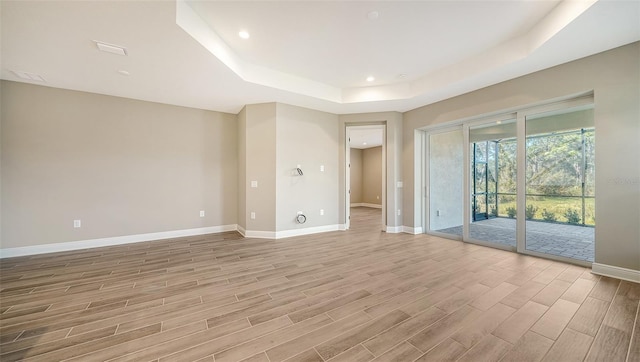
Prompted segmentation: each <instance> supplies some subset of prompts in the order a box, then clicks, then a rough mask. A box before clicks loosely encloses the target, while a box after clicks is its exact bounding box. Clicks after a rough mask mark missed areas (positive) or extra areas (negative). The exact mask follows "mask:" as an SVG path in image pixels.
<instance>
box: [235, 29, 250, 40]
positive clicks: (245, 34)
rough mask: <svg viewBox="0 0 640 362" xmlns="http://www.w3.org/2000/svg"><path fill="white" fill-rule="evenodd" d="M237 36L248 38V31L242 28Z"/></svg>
mask: <svg viewBox="0 0 640 362" xmlns="http://www.w3.org/2000/svg"><path fill="white" fill-rule="evenodd" d="M238 36H239V37H241V38H242V39H249V36H250V35H249V32H247V31H245V30H242V31H240V32H239V33H238Z"/></svg>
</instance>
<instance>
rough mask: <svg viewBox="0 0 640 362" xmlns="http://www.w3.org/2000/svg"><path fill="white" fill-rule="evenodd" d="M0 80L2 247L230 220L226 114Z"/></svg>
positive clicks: (232, 173) (232, 166)
mask: <svg viewBox="0 0 640 362" xmlns="http://www.w3.org/2000/svg"><path fill="white" fill-rule="evenodd" d="M1 87H2V93H1V94H2V99H1V104H2V110H1V112H2V113H1V117H2V118H1V122H2V125H1V127H2V139H1V148H2V215H3V219H2V240H1V247H2V248H3V249H4V248H18V247H26V246H33V245H42V244H52V243H62V242H70V241H80V240H91V239H97V238H107V237H117V236H127V235H136V234H145V233H155V232H164V231H176V230H186V229H194V228H205V227H213V226H220V225H233V227H234V228H235V224H236V223H237V203H238V192H237V184H238V182H237V180H238V170H237V165H238V157H237V145H236V142H237V141H236V140H237V125H236V116H235V115H232V114H226V113H219V112H212V111H205V110H197V109H190V108H184V107H176V106H170V105H164V104H158V103H151V102H144V101H137V100H132V99H125V98H118V97H111V96H104V95H98V94H91V93H84V92H77V91H69V90H62V89H55V88H49V87H42V86H36V85H30V84H25V83H15V82H10V81H2V82H1ZM200 210H204V211H205V217H200V214H199V212H200ZM74 220H81V221H82V223H81V227H80V228H74V227H73V226H74V224H73V221H74Z"/></svg>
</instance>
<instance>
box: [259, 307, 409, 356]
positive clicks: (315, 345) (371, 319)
mask: <svg viewBox="0 0 640 362" xmlns="http://www.w3.org/2000/svg"><path fill="white" fill-rule="evenodd" d="M358 312H363V311H358ZM358 312H355V313H358ZM355 313H352V314H350V315H348V316H345V317H343V318H340V319H338V320H336V321H334V322H333V323H335V322H338V321H341V320H343V319H345V318H348V317H349V316H351V315H353V314H355ZM389 313H391V312H389ZM389 313H386V314H383V315H382V316H380V317H377V318H372V317H371V316H370V315H368V314H366V313H365V315H366V316H367V317H368V318H369V319H368V320H366V321H364V322H363V323H360V324H358V325H355V326H353V327H351V328H349V329H347V330H344V331H342V333H340V334H339V335H337V336H330V337H328V338H327V339H325V340H322V341H321V342H318V343H316V344H314V345H313V347H312V348H313V349H314V350H315V351H316V353H318V356H320V358H322V359H323V360H325V359H324V357H322V355H321V354H320V353H319V352H318V350H317V349H316V347H318V346H320V345H322V344H324V343H326V342H329V341H330V340H332V339H335V338H337V337H339V336H342V335H344V334H346V333H348V332H351V331H353V330H354V329H356V328H359V327H362V326H363V325H365V324H368V323H372V322H374V321H376V320H378V319H381V318H382V317H384V316H386V315H388V314H389ZM329 318H331V317H329ZM405 320H407V319H405ZM400 323H402V322H400ZM327 325H330V323H329V324H327ZM396 325H397V324H394V325H393V326H391V327H389V328H387V329H385V330H383V331H381V332H380V333H377V334H376V335H374V336H371V337H370V338H368V339H366V340H364V341H361V342H360V343H358V344H363V343H365V342H367V341H368V340H370V339H373V338H375V337H376V336H378V335H380V334H382V333H384V332H386V331H387V330H388V329H390V328H392V327H394V326H396ZM325 326H326V325H325ZM323 327H324V326H321V327H319V328H323ZM319 328H316V329H314V331H315V330H317V329H319ZM310 333H311V332H310ZM306 334H308V333H305V335H306ZM293 339H295V338H293ZM293 339H291V340H293ZM288 342H289V341H288ZM358 344H356V345H353V346H351V347H350V348H349V349H351V348H353V347H355V346H357V345H358ZM275 347H277V346H274V347H272V348H275ZM363 347H364V345H363ZM270 349H271V348H270ZM365 349H366V348H365ZM367 351H368V349H367ZM266 352H267V351H265V354H266ZM303 352H304V351H303ZM345 352H346V351H345ZM300 353H302V352H300ZM343 353H344V352H343ZM370 353H371V352H370ZM298 354H299V353H298ZM298 354H296V355H298ZM296 355H294V356H296ZM339 355H340V354H338V355H336V356H333V357H331V358H330V359H333V358H335V357H337V356H339ZM371 355H372V356H374V357H376V355H375V354H373V353H371ZM291 357H293V356H290V357H289V358H291ZM330 359H329V360H330ZM325 361H326V360H325Z"/></svg>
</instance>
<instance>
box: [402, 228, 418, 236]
mask: <svg viewBox="0 0 640 362" xmlns="http://www.w3.org/2000/svg"><path fill="white" fill-rule="evenodd" d="M402 232H403V233H407V234H413V235H417V234H422V233H423V232H422V226H417V227H411V226H403V227H402Z"/></svg>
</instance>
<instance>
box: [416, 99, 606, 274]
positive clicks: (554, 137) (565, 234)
mask: <svg viewBox="0 0 640 362" xmlns="http://www.w3.org/2000/svg"><path fill="white" fill-rule="evenodd" d="M593 108H594V105H593V98H592V97H590V96H585V97H582V98H577V99H573V100H568V101H561V102H558V103H555V104H549V105H543V106H538V107H532V108H529V109H523V110H519V111H516V112H514V113H508V114H502V115H496V116H491V117H486V118H481V119H475V120H473V119H472V120H466V121H461V122H459V123H457V124H454V125H449V126H440V127H437V128H433V129H429V130H426V132H425V135H424V137H423V138H422V139H423V142H424V143H425V146H426V147H425V148H424V152H425V155H424V163H425V166H426V167H425V174H424V177H425V188H424V192H425V194H424V197H425V199H426V202H425V204H424V205H425V208H424V211H423V212H424V215H423V217H424V219H423V220H424V225H425V226H426V228H425V230H426V232H427V233H429V234H435V235H439V236H443V237H448V238H452V239H457V240H462V241H464V242H471V243H476V244H481V245H487V246H492V247H496V248H500V249H506V250H512V251H516V252H518V253H523V254H529V255H534V256H541V257H546V258H549V259H555V260H560V261H566V262H571V263H575V264H580V265H589V264H590V263H592V262H593V260H594V249H595V240H594V229H595V212H594V210H595V183H594V174H595V167H596V166H595V161H594V160H595V152H594V150H595V147H594V145H595V134H596V132H595V127H594V119H593Z"/></svg>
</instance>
